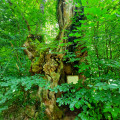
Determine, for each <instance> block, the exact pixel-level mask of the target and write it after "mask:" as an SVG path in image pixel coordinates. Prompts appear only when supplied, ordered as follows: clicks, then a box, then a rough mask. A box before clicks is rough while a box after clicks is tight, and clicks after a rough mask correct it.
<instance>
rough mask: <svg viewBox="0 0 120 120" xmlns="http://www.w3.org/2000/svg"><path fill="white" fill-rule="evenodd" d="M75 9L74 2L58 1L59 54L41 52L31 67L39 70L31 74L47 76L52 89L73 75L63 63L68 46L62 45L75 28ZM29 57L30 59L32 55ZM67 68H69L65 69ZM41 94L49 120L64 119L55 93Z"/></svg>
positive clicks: (43, 92)
mask: <svg viewBox="0 0 120 120" xmlns="http://www.w3.org/2000/svg"><path fill="white" fill-rule="evenodd" d="M75 9H77V8H76V7H75V3H74V0H71V1H69V0H58V9H57V11H58V23H59V29H60V32H59V34H58V36H57V40H59V45H58V49H57V52H58V54H52V53H49V52H47V51H45V52H41V53H40V57H39V60H38V61H37V63H36V64H35V62H33V64H32V66H31V68H35V66H36V69H38V71H36V72H35V71H34V70H33V69H31V72H33V73H44V74H45V78H46V79H47V80H48V81H49V82H50V88H54V87H56V86H57V85H58V84H59V83H62V82H65V80H64V77H65V74H72V72H71V71H72V68H71V65H70V66H69V65H68V64H64V63H63V56H64V54H62V52H63V51H64V50H65V49H68V48H67V47H66V46H62V47H61V46H60V44H61V43H66V42H68V39H63V37H68V32H66V30H69V31H70V30H73V28H74V27H73V22H72V18H73V17H74V16H75V14H76V12H75ZM72 39H74V38H72ZM29 52H30V51H29ZM59 52H60V54H59ZM28 57H30V55H29V56H28ZM79 57H82V56H79ZM65 67H68V68H67V69H65ZM65 70H66V71H65ZM69 71H70V72H69ZM41 93H42V96H40V100H41V102H42V103H44V105H45V106H46V110H45V111H46V114H47V116H48V117H49V119H50V120H59V119H62V116H63V115H64V113H63V111H62V110H60V108H59V107H58V106H57V105H56V95H55V93H54V92H52V91H49V90H41V88H40V89H39V92H38V94H39V95H40V94H41ZM64 116H65V115H64Z"/></svg>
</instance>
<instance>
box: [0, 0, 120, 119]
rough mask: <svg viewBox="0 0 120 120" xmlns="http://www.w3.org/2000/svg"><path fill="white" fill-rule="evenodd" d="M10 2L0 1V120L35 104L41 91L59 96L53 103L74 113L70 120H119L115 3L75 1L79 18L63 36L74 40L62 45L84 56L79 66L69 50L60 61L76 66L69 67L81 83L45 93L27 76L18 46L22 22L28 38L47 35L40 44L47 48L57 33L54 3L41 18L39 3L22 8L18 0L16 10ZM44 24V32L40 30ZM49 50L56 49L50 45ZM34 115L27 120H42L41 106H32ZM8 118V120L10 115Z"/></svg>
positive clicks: (40, 80)
mask: <svg viewBox="0 0 120 120" xmlns="http://www.w3.org/2000/svg"><path fill="white" fill-rule="evenodd" d="M11 1H12V2H10V1H7V0H6V1H4V0H3V1H2V6H0V12H1V14H0V17H1V25H0V42H1V43H0V44H1V48H0V52H1V53H0V119H4V115H5V113H6V111H7V110H8V111H9V108H11V107H14V105H16V106H17V108H20V107H22V108H23V109H25V110H26V106H32V105H36V103H37V102H38V101H39V102H41V101H40V93H38V89H39V88H43V89H49V90H51V91H54V92H55V93H58V92H61V93H62V95H61V97H59V98H57V100H56V102H57V103H58V105H59V106H63V105H66V106H69V109H70V110H71V111H73V112H74V111H75V110H76V109H78V110H79V113H78V115H77V116H76V118H75V120H93V119H94V120H119V119H120V25H119V24H120V7H119V6H120V1H119V0H107V1H105V0H81V2H82V7H84V13H82V14H84V16H85V19H84V20H80V21H77V22H76V19H75V18H77V17H79V14H78V15H76V17H75V18H73V23H74V24H76V27H75V29H74V30H73V31H70V32H69V33H70V34H69V37H70V36H72V37H74V38H76V39H74V41H72V42H70V43H66V46H69V45H70V44H72V45H73V44H74V45H76V46H75V49H76V48H77V47H78V46H81V47H83V48H84V49H82V50H81V53H84V51H87V56H86V57H85V59H86V60H84V61H83V62H81V63H79V62H78V61H80V58H79V59H78V58H76V57H75V54H74V53H75V51H74V52H70V51H65V52H66V56H65V57H64V58H65V59H67V60H68V62H70V63H74V62H75V63H77V64H75V66H74V67H75V68H77V70H78V71H77V72H78V74H82V75H84V76H85V77H86V80H85V81H84V83H83V82H81V81H83V80H79V82H78V83H77V84H68V83H64V84H61V85H58V86H57V87H55V88H53V89H50V88H49V84H48V83H47V81H46V80H45V79H44V75H41V74H36V75H33V76H31V74H30V72H29V70H30V66H31V61H30V60H29V59H28V58H27V56H26V55H25V54H24V52H23V50H24V49H25V48H24V47H22V45H23V43H24V42H25V40H26V37H27V35H28V34H29V31H28V30H27V25H26V23H25V21H28V22H29V23H30V24H31V31H32V33H35V34H41V31H42V34H44V35H45V34H46V33H48V35H45V40H46V42H48V43H50V42H52V40H53V38H54V36H55V35H56V34H57V32H58V27H57V25H58V24H57V22H56V2H55V1H54V0H52V1H48V2H47V3H46V4H45V5H46V8H45V13H44V15H43V14H42V12H41V11H39V7H40V6H39V4H40V3H39V2H38V3H34V2H33V1H32V0H30V1H29V2H28V1H26V2H25V5H26V6H27V8H25V6H24V4H23V2H20V0H17V1H18V2H19V4H20V5H18V3H17V2H14V3H13V1H14V0H11ZM40 2H41V1H40ZM49 2H50V4H49ZM33 4H35V5H36V7H35V6H34V5H33ZM31 6H32V8H31ZM76 7H78V8H79V7H81V3H80V2H77V4H76ZM47 8H48V9H47ZM77 11H78V12H79V11H80V10H79V9H78V10H77ZM53 13H54V14H53ZM40 16H42V17H40ZM41 18H42V19H41ZM45 18H46V20H45ZM23 21H24V22H23ZM34 24H35V25H34ZM49 25H50V27H49V29H46V27H48V26H49ZM42 27H44V29H45V30H46V31H45V30H44V29H42ZM51 31H52V32H51ZM53 43H54V42H53ZM46 46H47V45H46ZM49 46H50V45H48V47H49ZM61 46H62V44H61ZM43 47H44V46H43ZM51 48H52V49H54V48H55V49H56V44H53V46H52V47H51ZM41 49H42V48H41ZM81 59H82V58H81ZM37 107H38V108H37ZM24 112H25V111H24ZM35 113H36V114H39V115H36V114H34V115H31V116H29V118H30V119H34V118H35V116H37V118H35V119H38V120H39V119H40V120H45V118H44V116H45V114H44V113H45V107H44V105H42V104H41V103H37V105H36V108H35ZM25 114H27V113H25ZM8 117H9V119H10V116H8ZM11 118H12V117H11ZM7 119H8V118H7Z"/></svg>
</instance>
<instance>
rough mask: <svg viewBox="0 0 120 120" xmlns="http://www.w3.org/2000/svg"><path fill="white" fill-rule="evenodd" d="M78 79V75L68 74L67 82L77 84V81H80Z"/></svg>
mask: <svg viewBox="0 0 120 120" xmlns="http://www.w3.org/2000/svg"><path fill="white" fill-rule="evenodd" d="M78 80H79V77H78V75H68V76H67V83H68V84H70V83H73V84H76V83H78Z"/></svg>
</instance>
